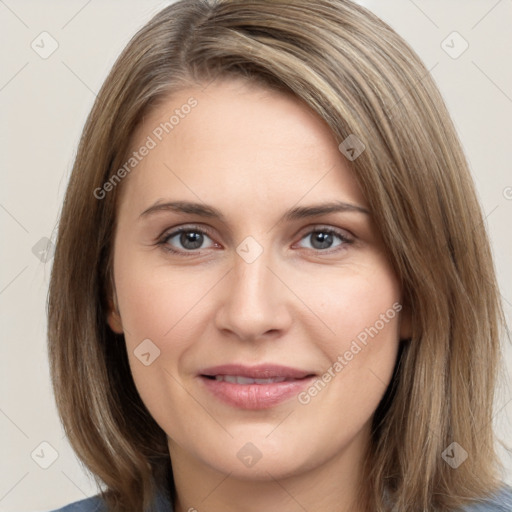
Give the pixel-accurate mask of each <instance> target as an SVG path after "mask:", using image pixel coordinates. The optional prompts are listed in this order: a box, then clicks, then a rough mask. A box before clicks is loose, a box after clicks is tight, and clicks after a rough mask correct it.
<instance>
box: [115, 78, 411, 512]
mask: <svg viewBox="0 0 512 512" xmlns="http://www.w3.org/2000/svg"><path fill="white" fill-rule="evenodd" d="M191 96H193V97H194V98H195V99H196V100H197V101H198V104H197V106H196V107H195V108H194V109H193V110H192V111H191V113H190V114H188V115H187V116H185V117H184V118H183V119H180V123H179V125H177V126H176V127H175V129H174V130H173V131H172V132H171V133H169V134H168V135H165V137H164V138H163V140H162V141H161V142H159V143H158V144H157V146H156V147H155V148H154V149H152V150H151V151H150V152H149V154H148V155H147V156H146V157H145V158H144V159H143V160H142V161H141V162H140V163H139V164H138V166H137V167H136V169H135V170H134V171H132V173H131V174H130V175H129V176H128V177H127V178H125V181H124V182H123V183H122V186H123V193H122V196H121V198H120V199H121V200H120V204H119V211H118V224H117V228H116V233H115V243H114V282H115V301H116V302H117V307H118V309H117V310H116V309H115V308H112V310H111V311H110V313H109V316H108V322H109V325H110V327H111V328H112V329H113V330H114V331H115V332H118V333H124V335H125V340H126V345H127V351H128V356H129V361H130V366H131V370H132V374H133V378H134V381H135V384H136V386H137V389H138V391H139V393H140V396H141V398H142V400H143V402H144V403H145V405H146V407H147V408H148V410H149V412H150V413H151V414H152V416H153V417H154V418H155V420H156V421H157V423H158V424H159V425H160V426H161V428H162V429H163V430H164V431H165V432H166V434H167V436H168V440H169V442H168V444H169V451H170V455H171V460H172V464H173V469H174V477H175V481H176V487H177V491H178V502H177V503H176V504H175V507H176V510H177V511H178V512H183V511H187V510H190V509H191V508H195V509H197V510H199V511H208V512H217V511H219V512H220V511H222V512H229V511H240V510H244V511H249V512H250V511H255V512H256V511H261V510H267V511H269V512H272V511H276V512H277V511H283V510H286V511H289V512H295V511H299V510H300V511H303V510H304V509H306V510H323V511H326V512H329V511H332V512H334V511H336V512H340V511H348V510H350V511H356V512H357V511H358V510H360V506H359V504H358V503H357V499H356V490H357V489H358V488H359V486H363V487H364V478H363V477H362V475H361V461H362V457H363V454H364V450H365V448H366V447H367V445H368V441H369V436H370V422H371V418H372V415H373V413H374V411H375V409H376V407H377V405H378V403H379V401H380V400H381V398H382V396H383V394H384V391H385V389H386V387H387V385H388V383H389V381H390V379H391V376H392V371H393V367H394V364H395V361H396V356H397V350H398V345H399V340H400V339H401V338H405V337H407V336H408V332H407V331H408V327H407V325H408V321H407V319H406V318H404V316H403V312H402V313H400V314H397V315H396V316H395V317H394V318H393V319H390V320H389V321H388V322H387V323H386V324H385V326H384V328H383V329H381V330H380V331H379V332H378V334H377V335H376V336H374V337H373V338H372V339H371V340H370V341H369V343H368V344H367V346H366V347H365V348H364V349H363V350H361V351H360V352H359V353H357V355H355V356H354V357H353V359H352V360H351V361H349V362H348V364H347V365H346V366H344V368H343V370H342V371H341V372H339V373H337V374H336V376H335V377H334V378H332V379H331V381H330V382H329V383H328V384H327V385H326V386H325V387H324V388H323V389H322V391H321V392H319V393H318V394H317V395H316V396H314V397H312V398H311V400H310V402H309V403H307V404H301V403H300V402H299V401H298V400H297V398H295V397H293V398H292V399H289V400H286V401H285V402H283V403H281V404H279V405H277V406H275V407H271V408H268V409H263V410H256V411H251V410H243V409H239V408H235V407H232V406H230V405H227V404H225V403H223V402H221V401H219V400H218V399H216V398H215V397H213V396H212V395H211V394H210V393H209V392H208V391H207V390H206V389H205V388H204V386H202V382H200V379H199V378H198V372H199V370H200V369H201V368H205V367H207V366H213V365H218V364H226V363H242V364H246V365H252V364H257V363H262V362H266V363H277V364H285V365H287V366H291V367H296V368H300V369H305V370H309V371H310V372H311V373H315V374H317V375H319V376H321V375H322V374H323V373H324V372H326V371H327V370H328V368H330V367H332V365H333V363H334V362H335V361H336V360H337V358H338V356H339V355H340V354H341V355H342V354H344V353H345V352H346V351H347V350H349V348H350V344H351V342H352V340H354V339H355V338H356V336H357V335H358V334H359V333H360V332H361V331H363V330H364V329H365V327H369V326H372V325H374V324H375V322H376V321H377V320H378V319H379V315H381V314H383V313H385V312H386V311H387V310H388V309H389V308H391V307H392V305H393V304H394V303H400V301H401V290H400V286H399V284H398V280H397V277H396V275H395V274H394V273H393V270H392V268H391V265H390V263H389V261H388V258H387V256H386V253H385V251H384V250H383V245H382V241H381V239H380V238H379V236H378V233H377V230H376V228H375V226H374V224H373V221H372V218H371V215H368V214H366V213H361V212H358V211H345V212H335V213H329V214H323V215H319V216H315V217H310V218H303V219H298V220H293V221H288V220H283V221H279V219H281V217H282V215H283V214H284V213H285V212H286V211H288V210H290V209H292V208H294V207H297V206H309V205H313V204H319V203H325V202H330V201H343V202H346V203H350V204H353V205H358V206H360V207H361V208H365V209H367V210H369V205H368V204H367V202H366V201H365V198H364V197H363V195H362V193H361V191H360V188H359V186H358V185H357V182H356V180H355V178H354V176H353V174H352V171H351V169H350V162H348V161H347V160H346V159H345V157H344V156H343V155H342V154H341V152H340V151H339V150H338V147H337V144H336V141H335V139H334V138H333V136H332V134H331V132H330V130H329V128H328V127H327V125H326V124H325V123H324V122H323V121H322V120H321V119H320V118H318V117H317V116H316V115H315V114H314V113H312V111H310V110H309V109H308V108H307V107H306V106H304V105H303V104H302V103H300V102H299V101H298V100H297V99H296V98H294V97H292V96H289V95H285V94H283V93H279V92H275V91H274V92H273V91H269V90H267V89H263V88H260V87H259V86H255V85H249V84H247V83H246V82H243V81H239V80H224V81H220V82H219V81H217V82H215V83H213V84H211V85H209V86H208V88H207V89H205V90H204V91H202V89H201V88H200V87H190V88H187V89H184V90H181V91H180V92H178V93H175V94H173V95H172V97H169V98H168V100H167V101H166V102H165V103H164V104H162V105H161V106H159V107H158V109H156V110H154V111H153V112H152V113H150V115H148V116H146V117H145V118H144V120H143V123H142V124H141V126H140V127H139V129H138V131H137V133H136V134H135V137H134V148H138V147H140V146H141V145H142V144H143V143H144V142H145V141H146V138H147V136H148V135H150V134H151V132H152V130H153V129H154V128H155V127H156V126H158V125H159V123H160V122H162V121H164V120H165V119H168V118H169V115H170V113H172V112H173V111H174V109H176V108H179V107H180V106H181V105H183V104H185V103H186V102H187V100H188V99H189V98H190V97H191ZM170 200H173V201H178V200H179V201H191V202H196V203H200V204H204V203H206V204H208V205H211V206H213V207H215V208H217V209H218V210H220V211H221V212H222V214H223V216H224V220H220V219H217V218H205V217H201V216H199V215H197V214H183V213H177V212H174V211H160V212H158V213H155V214H151V215H145V216H142V217H141V216H140V215H141V213H142V212H143V211H145V210H146V209H148V208H149V207H150V206H152V205H153V204H154V203H155V202H157V201H161V202H166V201H170ZM191 224H192V226H190V225H191ZM180 226H190V230H191V231H192V232H193V233H194V232H196V230H194V226H197V227H200V228H206V229H209V234H207V235H205V236H204V239H203V243H202V246H200V248H199V249H192V250H191V249H190V247H191V246H190V245H188V246H184V245H183V244H182V243H180V237H179V236H175V237H173V238H167V240H166V241H165V243H166V244H167V246H168V247H169V246H170V247H172V248H174V249H175V250H178V251H181V252H182V253H186V252H187V250H188V252H189V255H187V254H183V255H179V254H172V253H169V252H166V251H165V250H164V245H158V244H157V243H156V242H157V241H158V240H159V239H160V240H162V236H163V235H164V234H166V233H167V234H171V233H172V231H173V230H174V228H177V227H180ZM322 227H323V228H325V227H330V228H333V229H335V230H338V231H339V232H341V233H342V234H343V235H344V236H345V237H350V240H351V241H352V242H351V243H346V242H343V241H342V240H341V239H340V238H338V236H337V235H333V238H332V242H331V246H330V247H327V248H324V249H318V245H314V242H315V240H314V235H312V234H311V233H312V230H313V229H316V228H322ZM196 229H197V228H196ZM248 236H251V237H253V238H254V239H255V240H256V241H257V243H258V244H259V245H260V246H261V247H262V248H263V252H262V254H261V255H259V257H258V258H257V259H256V260H255V261H253V262H252V263H248V262H247V261H245V260H244V259H243V258H242V257H241V256H240V255H239V254H238V253H237V251H236V249H237V247H238V246H239V245H240V244H241V242H242V241H243V240H244V239H246V237H248ZM190 254H192V255H190ZM147 338H149V339H150V340H152V342H153V343H154V344H155V345H156V346H157V347H158V349H159V350H160V355H159V357H158V358H157V359H155V361H154V362H152V363H151V364H150V365H149V366H145V365H144V364H142V363H141V361H140V360H139V359H138V358H137V357H136V356H135V354H134V350H135V349H136V348H137V346H138V345H139V344H140V343H141V342H142V340H144V339H147ZM247 442H251V443H252V444H253V445H254V446H256V447H257V449H258V450H259V452H260V453H261V459H260V460H259V461H258V462H257V463H256V464H255V465H253V466H252V467H247V466H245V465H244V464H243V463H242V462H241V461H240V459H239V458H238V457H237V453H238V451H239V450H240V449H241V448H242V447H243V446H244V445H245V444H246V443H247Z"/></svg>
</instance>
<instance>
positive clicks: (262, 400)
mask: <svg viewBox="0 0 512 512" xmlns="http://www.w3.org/2000/svg"><path fill="white" fill-rule="evenodd" d="M315 377H316V374H315V373H313V372H309V371H305V370H301V369H298V368H290V367H286V366H280V365H272V364H261V365H257V366H243V365H223V366H215V367H212V368H207V369H204V370H201V372H200V373H199V378H200V381H201V382H202V383H203V385H204V386H205V388H206V390H207V391H208V392H209V393H210V394H212V395H213V396H214V397H216V398H217V399H219V400H221V401H222V402H224V403H227V404H228V405H230V406H232V407H237V408H240V409H253V410H255V409H267V408H270V407H274V406H276V405H278V404H280V403H282V402H284V401H286V400H288V399H290V398H292V397H294V396H296V395H297V394H298V393H300V391H302V390H303V389H304V388H305V387H307V386H308V385H310V384H311V382H312V380H313V379H314V378H315Z"/></svg>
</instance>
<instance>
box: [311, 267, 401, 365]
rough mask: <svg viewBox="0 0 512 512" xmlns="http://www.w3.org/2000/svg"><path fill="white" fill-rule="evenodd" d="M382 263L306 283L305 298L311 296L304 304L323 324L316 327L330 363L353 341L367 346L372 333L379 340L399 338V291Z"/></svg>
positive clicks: (347, 270)
mask: <svg viewBox="0 0 512 512" xmlns="http://www.w3.org/2000/svg"><path fill="white" fill-rule="evenodd" d="M379 263H380V264H377V263H375V264H374V265H365V267H364V268H362V267H361V268H357V269H356V268H350V269H343V272H339V273H334V272H331V273H330V274H329V275H326V276H325V277H323V278H322V279H318V276H317V277H316V279H315V280H313V279H311V280H310V282H308V283H306V286H305V287H304V289H303V290H304V294H305V293H306V290H310V293H309V295H308V296H307V299H306V300H305V302H306V303H307V304H308V306H309V307H310V308H311V310H312V311H313V312H314V313H315V314H316V316H317V317H318V319H319V320H321V322H317V325H318V328H319V329H320V328H323V331H324V333H325V334H324V335H323V336H322V339H323V340H324V344H325V351H326V352H327V353H329V354H330V356H331V359H332V358H335V356H336V357H337V355H338V354H339V353H340V351H342V352H344V351H345V350H348V349H349V348H350V344H351V342H352V341H353V340H354V339H359V340H360V341H362V342H363V343H364V341H365V337H366V338H367V337H368V336H369V333H368V331H369V330H370V331H371V332H372V333H373V335H374V336H373V337H376V336H377V335H376V334H375V329H376V330H377V331H378V335H379V337H380V339H386V338H393V339H394V338H397V337H398V318H399V311H400V310H401V305H400V287H399V285H398V282H397V280H396V278H395V276H394V274H393V273H392V272H391V271H390V269H388V268H387V266H385V265H383V264H382V262H379ZM311 290H313V292H311ZM329 332H330V335H329Z"/></svg>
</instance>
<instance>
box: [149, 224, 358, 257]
mask: <svg viewBox="0 0 512 512" xmlns="http://www.w3.org/2000/svg"><path fill="white" fill-rule="evenodd" d="M194 230H195V231H198V232H201V233H203V234H205V235H207V236H208V237H209V238H210V239H211V240H212V241H213V242H214V243H218V242H216V241H215V240H213V238H214V235H213V234H212V232H211V231H212V230H211V229H210V228H207V227H205V226H202V225H200V224H197V225H195V224H189V225H187V224H185V225H182V226H178V227H176V228H172V229H170V230H166V231H165V232H164V233H163V234H162V235H161V236H160V237H159V238H158V240H160V241H162V242H165V241H166V240H168V239H169V238H174V237H175V236H177V235H179V234H180V233H182V232H186V231H194ZM322 230H324V231H331V232H333V233H334V234H336V235H338V236H339V237H340V238H341V239H344V240H345V241H352V239H353V238H354V235H353V234H352V233H350V232H349V231H347V230H346V229H343V228H337V227H334V226H330V225H328V224H311V225H309V226H305V227H303V228H302V229H301V230H300V231H299V233H300V238H299V240H298V241H299V242H300V241H301V240H302V239H303V238H304V237H306V236H307V235H311V234H312V233H314V232H316V231H320V232H321V231H322ZM344 233H347V234H348V236H346V235H345V234H344ZM295 236H299V235H295ZM196 250H198V251H199V250H201V249H196ZM184 252H193V251H184Z"/></svg>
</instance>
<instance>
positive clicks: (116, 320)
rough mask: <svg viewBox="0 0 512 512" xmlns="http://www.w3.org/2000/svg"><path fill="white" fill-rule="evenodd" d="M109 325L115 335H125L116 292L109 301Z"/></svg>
mask: <svg viewBox="0 0 512 512" xmlns="http://www.w3.org/2000/svg"><path fill="white" fill-rule="evenodd" d="M107 323H108V325H109V326H110V328H111V329H112V330H113V331H114V332H115V333H117V334H123V332H124V331H123V322H122V320H121V315H120V314H119V307H118V305H117V296H116V292H115V291H114V292H113V294H112V295H111V297H110V298H109V299H108V313H107Z"/></svg>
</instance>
